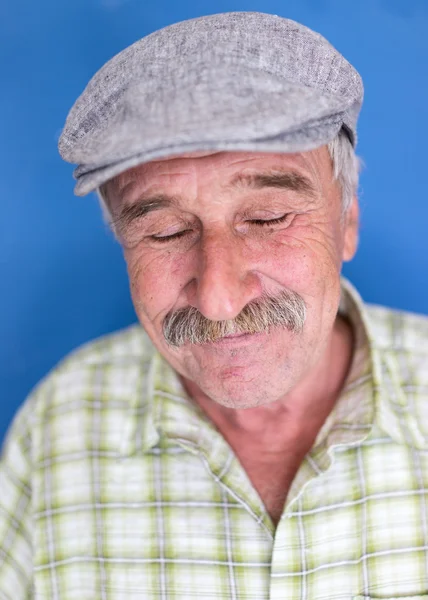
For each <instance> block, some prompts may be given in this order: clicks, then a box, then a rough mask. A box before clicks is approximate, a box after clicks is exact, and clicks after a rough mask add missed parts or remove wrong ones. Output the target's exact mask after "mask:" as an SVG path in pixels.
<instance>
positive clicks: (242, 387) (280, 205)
mask: <svg viewBox="0 0 428 600" xmlns="http://www.w3.org/2000/svg"><path fill="white" fill-rule="evenodd" d="M272 170H275V171H281V172H283V171H286V172H288V171H292V172H294V173H298V174H299V175H302V176H304V177H305V178H306V179H307V180H309V182H310V183H311V185H312V187H313V190H314V193H313V194H311V195H309V194H307V193H305V192H304V191H293V190H289V189H276V188H273V187H266V188H264V189H253V188H252V187H249V186H247V185H245V184H244V183H243V184H237V185H235V186H232V185H231V182H232V180H233V179H234V178H236V176H237V175H248V174H253V173H260V172H263V173H265V172H267V171H269V172H270V171H272ZM107 192H108V198H109V204H110V208H111V210H112V212H113V215H114V217H115V218H117V217H118V215H119V214H120V212H121V210H123V208H124V207H125V206H126V207H128V206H130V205H133V204H135V203H136V202H137V201H138V200H139V199H140V198H141V197H143V196H144V197H146V196H155V195H156V196H158V195H159V194H167V195H168V196H172V197H174V198H175V200H176V202H175V203H174V205H173V206H170V207H166V208H161V209H159V210H154V211H152V212H150V213H148V214H147V215H145V216H143V217H140V218H138V219H136V220H134V221H133V222H132V224H125V223H122V224H121V225H120V227H119V228H118V236H119V239H120V240H121V242H122V245H123V247H124V255H125V259H126V262H127V266H128V273H129V279H130V286H131V293H132V298H133V302H134V305H135V308H136V311H137V314H138V317H139V319H140V321H141V323H142V324H143V326H144V327H145V329H146V331H147V333H148V334H149V336H150V337H151V339H152V341H153V343H154V344H155V346H156V347H157V348H158V349H159V351H160V352H161V353H162V354H163V356H164V357H165V358H166V359H167V361H168V362H169V363H170V364H171V365H172V366H173V367H174V368H175V369H176V371H177V372H178V373H179V374H180V375H181V376H182V377H183V378H184V380H185V381H186V382H188V385H189V387H190V389H192V390H193V393H197V391H200V392H201V393H202V394H203V395H205V396H207V397H208V398H210V399H211V400H214V401H215V402H216V403H219V404H221V405H223V406H227V407H233V408H242V407H257V406H260V405H265V404H269V403H273V402H277V401H280V402H282V401H284V400H285V401H286V400H287V398H288V399H289V398H292V397H293V394H296V393H298V392H299V390H301V392H302V393H303V392H304V391H305V390H306V391H309V390H310V389H311V386H312V387H313V386H314V385H315V384H317V385H318V387H319V385H320V377H321V378H322V380H325V379H326V376H325V363H326V361H327V360H328V361H330V359H331V351H332V344H333V337H334V333H335V331H336V329H339V331H338V335H341V334H340V329H341V328H340V327H339V328H337V327H336V326H335V322H336V313H337V308H338V303H339V297H340V281H339V276H340V269H341V265H342V261H343V260H349V259H351V258H352V257H353V255H354V253H355V249H356V244H357V203H356V200H355V201H354V203H353V205H352V206H351V209H350V210H349V211H348V213H347V214H346V215H345V217H344V218H343V215H342V204H341V193H340V189H339V187H338V185H337V183H336V182H334V181H333V177H332V165H331V160H330V157H329V154H328V151H327V148H326V147H323V148H319V149H317V150H314V151H310V152H305V153H300V154H255V153H244V152H242V153H232V152H223V153H217V154H212V155H196V156H195V155H190V156H189V157H177V158H171V159H168V160H161V161H155V162H151V163H148V164H145V165H142V166H139V167H136V168H134V169H131V170H129V171H127V172H125V173H123V174H122V175H120V176H118V177H116V178H115V179H114V180H113V181H111V182H110V183H109V185H108V187H107ZM283 215H288V216H286V217H285V220H284V221H283V222H273V223H272V224H269V223H268V224H262V223H261V220H271V219H278V218H280V217H282V216H283ZM153 236H163V237H165V236H172V237H169V238H166V237H165V239H164V240H161V241H160V240H159V239H155V238H154V237H153ZM174 236H176V237H174ZM284 288H288V289H290V290H293V291H295V292H297V293H299V294H300V295H301V296H302V297H303V299H304V300H305V302H306V306H307V320H306V323H305V326H304V329H303V331H302V332H301V333H299V334H292V333H290V332H289V331H288V330H286V329H276V330H272V331H271V332H269V333H266V334H258V335H253V336H244V337H241V338H239V337H238V338H230V339H225V340H223V341H221V342H217V343H213V344H205V345H200V346H196V345H190V344H186V345H185V346H183V347H180V348H178V349H177V348H172V347H169V346H168V345H167V344H166V342H165V340H164V337H163V334H162V322H163V319H164V317H165V315H166V314H167V313H168V312H169V311H171V310H176V309H178V308H182V307H186V306H194V307H196V308H197V309H198V310H199V311H200V312H201V313H202V314H203V315H204V316H205V317H206V318H208V319H212V320H224V319H233V318H234V317H235V316H236V315H237V314H238V313H239V312H240V311H241V309H242V308H243V307H244V306H245V305H246V304H247V303H248V302H249V301H251V300H254V299H256V298H258V297H259V296H260V295H261V294H262V293H267V294H276V293H278V292H279V291H280V290H283V289H284ZM342 329H343V327H342ZM342 337H343V336H342ZM348 337H349V336H348ZM338 347H340V344H339V346H338ZM339 362H340V361H339ZM328 371H329V373H330V372H331V377H334V376H336V375H337V377H343V373H338V374H335V373H334V371H335V369H334V367H331V363H330V366H329V367H328ZM329 379H330V378H329Z"/></svg>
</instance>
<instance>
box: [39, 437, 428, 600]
mask: <svg viewBox="0 0 428 600" xmlns="http://www.w3.org/2000/svg"><path fill="white" fill-rule="evenodd" d="M379 450H380V447H379V445H378V446H373V448H371V449H368V450H367V452H364V453H363V454H362V455H360V456H359V455H358V453H356V452H354V451H353V450H350V451H348V452H347V453H343V454H341V455H339V456H338V457H337V458H336V460H335V463H334V464H333V465H332V467H331V468H330V469H329V470H328V472H326V473H325V474H324V475H322V476H319V477H318V476H317V477H313V478H311V473H312V474H313V472H312V471H311V469H310V467H309V466H308V465H307V463H306V462H304V463H303V464H302V465H301V467H300V469H299V472H298V474H297V476H296V477H298V478H299V479H300V478H301V480H302V482H304V485H303V486H302V490H301V493H300V494H299V495H298V498H297V500H296V502H295V503H293V504H292V506H290V507H288V508H287V511H286V513H285V514H284V516H283V517H282V518H281V519H280V520H279V522H278V526H277V528H276V530H275V531H272V530H271V531H269V530H268V529H267V527H266V522H265V521H264V519H263V513H261V512H257V510H258V509H257V505H256V504H255V502H254V498H253V497H252V496H251V490H250V489H249V488H247V487H245V485H246V484H245V480H244V478H242V477H241V475H242V467H241V466H240V465H239V464H238V463H231V464H229V463H227V462H226V463H225V464H223V465H221V466H220V465H217V464H215V462H212V463H207V461H206V460H205V461H204V460H203V459H201V457H200V456H199V455H194V454H190V453H186V452H184V453H177V454H176V453H175V452H173V451H172V450H171V449H169V450H168V452H165V453H161V452H159V453H156V454H153V455H151V456H139V457H131V458H128V459H126V460H123V461H118V460H116V459H113V458H112V459H109V458H108V457H99V458H97V459H95V458H94V457H92V458H91V461H87V462H85V460H84V459H83V458H81V457H76V458H74V459H72V460H69V461H66V460H64V461H62V462H61V463H60V464H59V463H58V464H57V465H56V470H55V471H54V472H52V473H51V474H50V476H49V477H48V476H47V475H46V473H45V474H44V475H45V476H43V477H42V476H38V477H37V478H36V479H35V481H34V493H35V497H34V508H35V514H34V523H35V536H34V537H35V539H34V548H35V561H34V562H35V590H36V592H35V598H36V599H37V600H48V599H49V600H50V599H53V598H55V599H56V600H77V599H79V600H105V599H106V598H108V600H119V599H122V598H127V600H141V598H145V599H147V600H157V599H161V600H188V599H189V598H200V599H201V600H202V599H204V598H206V599H208V598H210V599H211V600H214V599H217V598H218V599H219V600H220V599H221V600H226V599H228V598H239V599H240V600H268V599H269V600H282V599H283V598H290V599H295V600H302V599H303V598H305V599H306V600H326V598H337V599H339V600H352V599H356V598H359V597H360V598H362V597H363V598H370V597H372V598H383V599H386V598H397V597H409V596H410V597H417V598H419V597H420V598H424V597H426V596H428V586H427V581H428V556H427V548H428V531H427V523H428V509H427V507H428V499H427V498H426V496H425V491H424V490H425V489H426V488H427V487H428V458H425V457H424V456H420V457H419V459H418V463H417V465H416V463H415V462H414V458H413V455H411V454H408V455H406V454H404V453H403V452H402V450H401V449H399V448H398V449H397V448H396V447H391V448H383V449H382V452H379ZM371 452H373V456H372V455H371V454H370V453H371ZM424 461H425V462H424ZM391 465H394V468H393V469H392V468H390V466H391ZM388 466H389V468H388ZM250 468H251V467H250ZM261 468H262V467H261V466H259V469H258V470H257V471H254V472H253V474H252V476H253V478H254V481H255V482H257V485H258V486H259V487H260V490H261V495H264V497H265V502H266V503H268V502H272V506H273V507H275V502H277V503H278V504H279V503H280V500H281V498H282V499H283V498H284V495H286V494H284V489H283V488H284V481H285V479H283V481H282V482H281V485H279V484H278V485H277V481H276V479H278V478H280V473H277V474H275V472H274V471H272V472H271V475H270V476H269V477H264V474H263V472H262V471H261ZM305 469H307V471H305ZM40 475H42V473H40ZM271 477H273V481H272V480H271ZM283 477H286V474H285V475H284V474H283ZM418 478H419V479H418ZM293 486H294V484H293ZM266 499H267V500H266Z"/></svg>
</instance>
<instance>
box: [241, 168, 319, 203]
mask: <svg viewBox="0 0 428 600" xmlns="http://www.w3.org/2000/svg"><path fill="white" fill-rule="evenodd" d="M230 185H231V186H232V187H249V188H252V189H257V190H260V189H263V188H279V189H283V190H291V191H293V192H297V193H300V194H302V195H305V196H308V197H310V198H316V196H317V192H316V189H315V187H314V186H313V184H312V182H311V181H310V180H309V179H308V178H307V177H305V176H304V175H301V174H300V173H297V171H279V170H278V171H270V172H267V173H253V174H239V175H237V176H236V177H234V179H233V180H232V182H231V184H230Z"/></svg>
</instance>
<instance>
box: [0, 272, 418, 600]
mask: <svg viewBox="0 0 428 600" xmlns="http://www.w3.org/2000/svg"><path fill="white" fill-rule="evenodd" d="M341 310H342V312H343V313H345V314H346V315H347V317H348V318H349V319H350V320H351V321H352V323H353V325H354V328H355V331H356V349H355V353H354V360H353V365H352V369H351V372H350V375H349V378H348V380H347V383H346V386H345V388H344V390H343V393H342V395H341V397H340V398H339V400H338V402H337V404H336V406H335V408H334V410H333V412H332V413H331V414H330V416H329V417H328V419H327V421H326V423H325V424H324V425H323V427H322V429H321V431H320V432H319V435H318V437H317V440H316V442H315V444H314V447H313V449H312V450H311V452H310V453H309V454H308V456H307V457H306V458H305V460H304V462H303V464H302V465H301V467H300V469H299V471H298V473H297V475H296V478H295V480H294V482H293V484H292V487H291V489H290V492H289V495H288V498H287V501H286V504H285V507H284V511H283V515H282V518H281V520H280V522H279V524H278V526H277V527H276V528H275V527H274V526H273V524H272V522H271V520H270V518H269V515H268V514H267V513H266V510H265V508H264V506H263V504H262V502H261V500H260V498H259V497H258V495H257V493H256V491H255V490H254V488H253V487H252V485H251V483H250V481H249V479H248V477H247V476H246V473H245V472H244V470H243V469H242V467H241V466H240V464H239V462H238V460H237V458H236V456H235V455H234V454H233V452H232V450H231V448H230V447H229V446H228V444H227V443H226V441H225V440H224V438H223V437H222V436H221V435H220V434H219V432H218V431H217V430H216V429H215V427H214V426H213V424H212V423H211V422H210V421H209V420H208V419H207V417H205V415H204V414H203V413H202V412H201V411H200V410H199V409H198V407H197V406H195V405H194V404H193V403H192V402H191V401H190V400H189V399H188V398H187V397H186V394H185V393H184V391H183V389H182V387H181V385H180V382H179V380H178V378H177V375H176V374H175V372H174V371H173V370H172V369H171V367H170V366H169V365H168V364H167V363H166V362H165V361H164V360H163V359H162V358H161V357H160V356H159V354H158V353H157V352H156V351H155V350H154V349H153V346H152V345H151V343H150V341H149V340H148V338H147V336H146V334H145V333H144V332H143V330H142V329H141V327H139V326H133V327H131V328H129V329H127V330H126V331H123V332H120V333H118V334H114V335H111V336H108V337H105V338H103V339H101V340H99V341H96V342H93V343H91V344H89V345H87V346H86V347H84V348H83V349H81V350H79V351H78V352H75V353H74V354H72V355H71V357H69V358H67V359H66V360H65V361H64V362H63V363H62V364H61V365H60V366H59V367H57V368H56V369H55V370H54V371H53V372H52V373H51V374H50V375H49V376H48V377H47V378H46V379H45V380H44V381H43V382H42V383H41V384H40V385H39V386H38V388H37V389H36V391H35V392H34V394H33V395H32V396H31V397H30V398H29V399H28V400H27V402H26V403H25V404H24V406H23V407H22V408H21V410H20V412H19V413H18V415H17V417H16V418H15V421H14V423H13V426H12V427H11V429H10V431H9V434H8V437H7V440H6V443H5V446H4V451H3V457H2V463H1V471H0V598H1V600H24V599H29V598H37V599H38V600H143V599H144V600H150V599H159V600H191V599H195V600H196V599H198V600H199V599H207V600H217V599H232V600H250V599H253V600H264V599H267V598H270V599H275V600H280V599H281V600H283V599H287V600H333V599H337V600H339V599H340V600H342V599H343V600H351V599H359V600H369V599H371V598H395V599H396V598H407V599H409V598H413V599H415V598H428V497H427V495H428V489H427V486H428V319H427V318H426V317H421V316H415V315H410V314H406V313H400V312H394V311H391V310H387V309H384V308H379V307H365V306H363V304H362V302H361V300H360V299H359V297H358V295H357V294H356V292H355V291H354V290H353V289H352V287H351V286H350V285H349V284H348V283H346V282H344V293H343V296H342V303H341Z"/></svg>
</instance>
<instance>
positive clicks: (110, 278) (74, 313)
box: [0, 0, 428, 440]
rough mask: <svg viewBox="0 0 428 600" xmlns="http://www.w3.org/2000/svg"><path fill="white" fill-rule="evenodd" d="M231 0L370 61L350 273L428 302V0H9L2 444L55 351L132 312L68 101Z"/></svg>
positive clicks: (423, 304)
mask: <svg viewBox="0 0 428 600" xmlns="http://www.w3.org/2000/svg"><path fill="white" fill-rule="evenodd" d="M231 10H256V11H264V12H271V13H275V14H279V15H282V16H286V17H290V18H292V19H295V20H298V21H301V22H302V23H304V24H305V25H308V26H309V27H312V28H313V29H315V30H317V31H320V32H321V33H322V34H323V35H325V36H326V37H327V38H328V39H329V40H330V41H331V42H332V43H333V44H334V45H335V46H336V47H337V48H338V49H339V50H340V51H341V52H342V53H343V54H344V55H345V56H346V57H347V58H348V60H350V61H351V62H352V63H353V64H354V65H355V66H356V68H357V69H358V70H359V71H360V72H361V74H362V76H363V79H364V82H365V88H366V100H365V105H364V108H363V112H362V115H361V121H360V129H359V133H360V144H359V153H360V155H361V156H362V157H363V158H364V161H365V165H366V166H365V169H364V172H363V174H362V178H361V204H362V223H361V242H360V250H359V253H358V256H357V258H356V259H355V260H354V261H353V263H352V264H350V265H349V266H346V267H345V271H344V272H345V274H346V275H347V276H348V277H349V278H350V279H351V280H352V281H353V282H354V284H356V285H357V287H358V288H359V290H360V292H361V293H362V295H363V297H364V298H365V299H366V300H367V301H370V302H376V303H381V304H387V305H390V306H394V307H398V308H403V309H407V310H411V311H417V312H422V313H427V314H428V299H427V292H428V277H427V272H428V234H427V228H428V201H427V198H426V196H427V192H426V184H427V170H428V168H427V152H426V144H427V142H426V140H427V138H428V124H427V121H428V119H427V116H428V110H427V106H428V97H427V96H428V76H427V73H428V33H427V32H428V1H427V0H358V1H355V0H246V1H243V0H227V1H226V0H198V3H197V4H196V3H193V2H189V1H187V0H182V1H181V2H177V1H176V0H157V1H156V2H149V3H146V2H144V1H143V0H72V1H69V2H58V0H39V1H38V2H34V1H32V0H3V1H2V2H1V3H0V63H1V64H0V67H1V69H0V72H1V94H0V115H1V117H0V132H1V146H0V159H1V160H0V164H1V168H2V176H1V179H0V189H1V198H2V208H1V213H0V214H1V217H0V271H1V272H0V282H1V295H0V314H1V321H0V340H1V341H0V344H1V346H0V399H1V405H0V406H1V409H0V440H1V438H2V436H3V435H4V432H5V430H6V427H7V426H8V424H9V422H10V420H11V419H12V416H13V414H14V413H15V411H16V409H17V408H18V406H19V405H20V403H21V402H22V401H23V400H24V399H25V397H26V395H27V394H28V392H29V391H30V389H31V388H32V387H33V386H34V385H35V383H36V382H37V381H38V380H39V379H40V378H41V377H42V376H43V375H44V374H45V373H46V372H47V371H48V370H49V369H50V368H52V367H53V366H54V365H55V363H57V362H58V360H59V359H61V358H62V357H63V356H64V355H65V354H67V353H68V352H69V351H71V350H72V349H73V348H75V347H76V346H78V345H79V344H82V343H83V342H85V341H87V340H90V339H92V338H94V337H96V336H99V335H101V334H103V333H105V332H108V331H112V330H114V329H117V328H120V327H123V326H125V325H127V324H128V323H130V322H132V321H134V320H135V315H134V312H133V309H132V305H131V302H130V299H129V294H128V286H127V278H126V272H125V268H124V263H123V260H122V257H121V252H120V248H119V247H118V246H117V245H116V244H115V243H114V241H113V240H112V238H111V236H110V235H109V234H108V232H107V231H106V229H105V226H104V225H103V223H102V220H101V217H100V214H99V210H98V206H97V203H96V200H95V197H94V196H92V197H89V198H83V199H82V198H75V197H74V196H73V192H72V187H73V181H72V177H71V172H72V168H71V167H70V165H67V164H64V163H62V162H61V160H60V158H59V156H58V154H57V150H56V144H57V140H58V136H59V133H60V130H61V128H62V126H63V123H64V119H65V116H66V114H67V112H68V110H69V108H70V107H71V105H72V103H73V102H74V100H75V99H76V97H77V95H78V94H79V93H80V92H81V91H82V89H83V87H84V86H85V84H86V83H87V81H88V80H89V78H90V77H91V76H92V75H93V73H94V72H95V71H96V70H97V69H98V68H99V67H100V66H101V65H102V64H103V63H104V62H105V61H106V60H107V59H109V58H110V57H111V56H112V55H114V54H115V53H116V52H118V51H119V50H121V49H122V48H124V47H125V46H127V45H129V44H130V43H132V42H133V41H135V40H136V39H139V38H140V37H142V36H144V35H146V34H148V33H150V32H151V31H153V30H155V29H158V28H160V27H163V26H165V25H168V24H170V23H173V22H175V21H179V20H183V19H187V18H191V17H196V16H199V15H203V14H209V13H216V12H224V11H231Z"/></svg>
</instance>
